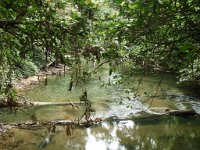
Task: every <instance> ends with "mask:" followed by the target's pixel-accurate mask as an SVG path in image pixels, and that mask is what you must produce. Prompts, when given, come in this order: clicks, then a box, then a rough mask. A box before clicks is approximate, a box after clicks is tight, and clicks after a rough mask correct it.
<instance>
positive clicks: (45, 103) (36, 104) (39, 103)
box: [32, 101, 80, 107]
mask: <svg viewBox="0 0 200 150" xmlns="http://www.w3.org/2000/svg"><path fill="white" fill-rule="evenodd" d="M32 103H33V106H43V105H71V106H75V104H76V105H77V104H80V103H79V102H73V103H72V102H71V101H69V102H32ZM75 107H77V106H75Z"/></svg>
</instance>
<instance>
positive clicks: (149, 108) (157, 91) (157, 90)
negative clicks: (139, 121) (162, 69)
mask: <svg viewBox="0 0 200 150" xmlns="http://www.w3.org/2000/svg"><path fill="white" fill-rule="evenodd" d="M163 79H164V74H163V75H162V78H161V79H160V81H159V83H158V86H157V89H156V92H155V94H154V95H153V96H152V99H151V103H150V105H149V107H148V108H147V109H146V110H145V111H147V110H149V109H150V107H151V106H152V104H153V100H154V98H155V97H156V95H157V93H158V90H159V88H160V85H161V83H162V81H163Z"/></svg>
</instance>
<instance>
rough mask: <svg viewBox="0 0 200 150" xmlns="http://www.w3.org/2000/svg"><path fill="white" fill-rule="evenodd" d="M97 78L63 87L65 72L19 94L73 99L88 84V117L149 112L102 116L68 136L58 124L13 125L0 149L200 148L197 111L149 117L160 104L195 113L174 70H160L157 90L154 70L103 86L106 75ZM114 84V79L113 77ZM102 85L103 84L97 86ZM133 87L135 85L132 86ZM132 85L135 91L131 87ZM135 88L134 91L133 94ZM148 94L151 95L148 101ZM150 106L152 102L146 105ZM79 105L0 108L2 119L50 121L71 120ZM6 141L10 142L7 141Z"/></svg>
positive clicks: (195, 103)
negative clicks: (169, 72)
mask: <svg viewBox="0 0 200 150" xmlns="http://www.w3.org/2000/svg"><path fill="white" fill-rule="evenodd" d="M100 75H101V81H100V80H99V74H98V76H95V77H94V78H93V79H92V80H91V81H90V82H89V83H87V84H83V86H82V88H81V87H75V88H74V89H73V90H72V92H71V93H70V92H68V91H67V90H68V86H69V81H70V77H69V76H66V77H52V78H51V79H49V83H48V86H47V87H45V86H44V85H42V84H41V85H38V86H35V87H34V88H33V89H32V90H30V91H25V92H24V93H22V94H23V95H24V96H26V97H27V98H28V99H31V100H32V101H40V102H45V101H48V102H65V101H66V102H68V99H70V100H71V101H72V102H77V101H79V97H80V95H81V94H82V92H83V90H85V89H87V92H88V98H89V100H91V102H92V107H93V108H95V109H96V112H95V113H93V114H92V117H94V118H95V117H103V118H107V117H112V116H118V117H120V118H133V116H134V117H139V116H140V117H142V116H148V118H147V119H136V120H135V119H133V120H126V119H125V120H124V121H107V122H102V123H101V124H100V125H97V126H93V127H91V128H76V129H75V130H74V131H73V134H72V136H67V135H66V127H62V126H57V128H56V132H55V133H50V132H48V131H47V128H46V127H43V128H39V129H33V130H23V129H12V132H13V133H14V134H13V136H11V138H10V140H7V142H5V143H0V149H20V150H23V149H24V150H25V149H31V150H32V149H33V150H34V149H49V150H55V149H69V150H70V149H73V150H74V149H86V150H90V149H91V150H92V149H95V150H96V149H101V150H104V149H105V150H106V149H111V150H118V149H119V150H121V149H122V150H123V149H129V150H132V149H198V148H199V147H200V144H199V141H200V130H199V129H200V126H199V125H200V119H199V117H198V116H196V117H190V118H183V117H170V116H162V117H158V118H151V117H150V118H149V116H152V115H153V114H162V113H163V112H164V110H165V109H167V108H168V109H194V110H195V111H196V112H197V113H200V100H199V98H198V96H196V95H195V94H194V93H193V92H192V90H188V89H187V90H186V89H183V88H181V87H180V86H178V85H176V83H175V82H176V79H175V77H174V76H173V75H165V78H164V80H163V82H162V84H161V86H160V88H159V90H158V92H157V93H156V95H154V94H155V91H156V89H157V85H158V83H159V80H160V78H161V77H160V76H159V75H151V76H144V77H143V78H142V82H141V83H140V85H139V86H138V84H139V82H140V77H138V76H136V77H134V80H133V81H130V82H127V83H124V84H122V85H120V86H114V85H111V86H109V85H107V83H108V76H107V75H106V74H105V73H102V74H100ZM111 81H112V83H116V82H117V81H118V80H117V79H112V80H111ZM102 85H104V86H103V87H102ZM137 88H138V90H137ZM132 89H134V92H131V90H132ZM136 91H138V92H137V95H136V96H135V94H134V93H136ZM152 96H155V98H154V100H153V101H152ZM149 106H151V107H150V108H149ZM83 107H84V106H81V105H79V108H80V109H77V111H74V110H73V108H72V107H71V106H66V105H51V106H37V107H34V108H30V109H28V110H25V111H18V112H17V113H16V114H11V113H10V114H9V112H5V111H1V112H0V121H1V122H24V121H29V120H30V115H31V114H32V113H35V114H36V116H37V118H38V120H41V121H49V120H57V119H69V120H74V119H77V117H80V116H81V115H82V113H83V111H82V109H81V108H83ZM9 145H10V146H9Z"/></svg>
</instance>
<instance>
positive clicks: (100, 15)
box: [0, 0, 200, 91]
mask: <svg viewBox="0 0 200 150" xmlns="http://www.w3.org/2000/svg"><path fill="white" fill-rule="evenodd" d="M199 18H200V1H199V0H113V1H110V0H17V1H13V0H1V1H0V36H1V37H0V43H1V44H0V60H1V61H0V80H1V81H0V83H1V85H0V90H1V91H4V90H5V89H6V85H7V84H8V83H10V82H12V81H13V79H15V78H21V77H27V76H30V75H34V74H35V73H36V72H37V71H38V70H39V69H40V68H41V67H47V65H48V63H50V62H53V61H55V63H56V64H58V63H63V64H65V65H68V66H71V67H72V68H74V71H75V72H76V76H82V75H85V74H87V75H88V74H89V73H91V72H92V71H91V70H89V69H88V68H87V67H86V68H83V65H82V61H83V58H85V60H87V61H89V60H91V61H94V62H96V63H99V64H100V65H101V64H102V63H107V62H110V65H111V66H112V64H119V63H120V64H121V65H123V66H124V67H123V68H126V69H124V71H125V72H126V73H130V72H132V71H134V70H135V69H138V68H143V69H144V70H147V71H152V70H155V69H158V70H162V69H164V70H171V71H175V72H178V73H179V74H180V80H182V81H192V82H194V83H198V81H199V78H200V62H199V61H200V60H199V58H200V44H199V41H200V36H199V35H200V26H199V25H200V19H199Z"/></svg>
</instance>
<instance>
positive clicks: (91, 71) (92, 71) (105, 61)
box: [89, 60, 110, 74]
mask: <svg viewBox="0 0 200 150" xmlns="http://www.w3.org/2000/svg"><path fill="white" fill-rule="evenodd" d="M109 61H110V60H107V61H104V62H102V63H101V64H99V65H98V66H97V67H95V68H94V69H93V70H92V71H90V72H89V74H91V73H93V72H94V71H95V70H97V69H98V68H100V67H101V66H102V65H104V64H106V63H108V62H109Z"/></svg>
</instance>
